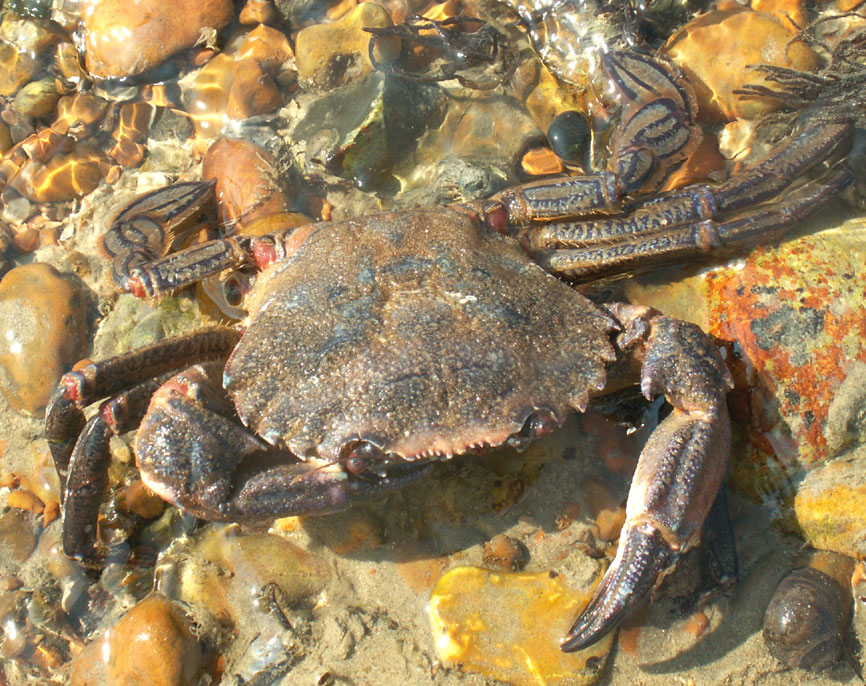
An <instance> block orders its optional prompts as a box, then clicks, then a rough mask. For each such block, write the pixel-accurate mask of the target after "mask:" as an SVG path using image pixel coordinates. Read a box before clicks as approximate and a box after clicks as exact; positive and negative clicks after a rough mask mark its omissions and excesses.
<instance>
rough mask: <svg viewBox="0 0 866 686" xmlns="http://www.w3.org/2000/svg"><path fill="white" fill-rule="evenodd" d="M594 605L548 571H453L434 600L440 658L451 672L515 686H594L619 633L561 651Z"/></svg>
mask: <svg viewBox="0 0 866 686" xmlns="http://www.w3.org/2000/svg"><path fill="white" fill-rule="evenodd" d="M588 600H589V594H588V593H581V592H578V591H574V590H572V589H571V588H569V587H568V585H567V584H566V583H565V581H564V580H563V578H562V577H561V576H557V575H554V574H550V573H546V572H543V573H523V572H518V573H497V572H491V571H489V570H486V569H479V568H477V567H457V568H455V569H451V570H449V571H448V572H447V573H446V574H444V575H443V576H442V578H441V579H439V581H438V582H437V583H436V586H435V587H434V588H433V591H432V593H431V595H430V622H431V627H432V630H433V640H434V644H435V646H436V654H437V655H438V656H439V659H441V660H442V661H443V662H445V663H446V664H448V665H459V666H460V668H461V669H463V670H464V671H467V672H478V673H481V674H483V675H484V676H486V677H488V678H492V679H497V680H500V681H505V682H507V683H509V684H515V685H516V686H522V685H526V686H529V685H530V684H535V685H537V684H544V685H547V686H554V685H562V686H566V685H567V684H591V683H593V682H594V681H595V680H596V679H597V678H598V675H599V673H600V672H601V670H602V668H603V667H604V663H605V661H606V659H607V654H608V651H609V650H610V647H611V644H612V642H613V634H610V635H608V636H606V637H605V638H603V639H602V640H601V641H599V642H598V643H597V644H595V645H593V646H590V647H589V648H587V649H586V650H582V651H578V652H576V653H564V652H562V651H561V650H560V649H559V642H560V641H561V640H562V638H563V636H565V634H566V632H567V631H568V629H569V628H570V627H571V623H572V622H573V621H574V619H575V617H576V616H577V614H578V613H579V612H580V609H581V608H582V607H583V606H584V605H586V603H587V602H588Z"/></svg>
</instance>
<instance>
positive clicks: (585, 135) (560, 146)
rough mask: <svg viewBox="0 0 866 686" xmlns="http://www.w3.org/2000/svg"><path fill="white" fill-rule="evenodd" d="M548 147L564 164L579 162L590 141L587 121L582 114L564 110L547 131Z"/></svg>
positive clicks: (590, 132) (590, 133)
mask: <svg viewBox="0 0 866 686" xmlns="http://www.w3.org/2000/svg"><path fill="white" fill-rule="evenodd" d="M547 139H548V140H549V141H550V147H551V148H552V149H553V152H555V153H556V154H557V155H558V156H559V157H560V158H561V159H563V160H565V161H566V162H579V161H580V160H581V158H582V157H583V155H584V153H585V152H586V149H587V147H588V146H589V144H590V140H591V139H592V131H591V129H590V127H589V119H587V117H586V115H585V114H583V112H577V111H575V110H566V111H565V112H561V113H560V114H559V115H557V117H556V119H554V120H553V122H552V123H551V124H550V128H549V129H548V130H547Z"/></svg>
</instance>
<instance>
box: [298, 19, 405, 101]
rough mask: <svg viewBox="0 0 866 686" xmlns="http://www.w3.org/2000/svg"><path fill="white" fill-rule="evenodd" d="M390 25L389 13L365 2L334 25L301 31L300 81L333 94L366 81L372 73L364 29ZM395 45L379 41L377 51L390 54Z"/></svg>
mask: <svg viewBox="0 0 866 686" xmlns="http://www.w3.org/2000/svg"><path fill="white" fill-rule="evenodd" d="M391 25H392V22H391V16H390V14H389V12H388V10H387V9H385V8H384V7H382V6H381V5H377V4H376V3H373V2H365V3H362V4H360V5H358V6H357V7H355V8H354V9H353V10H352V11H351V12H349V13H348V14H347V15H346V16H344V17H342V18H340V19H339V20H337V21H335V22H332V23H330V24H314V25H312V26H307V27H306V28H303V29H301V30H300V31H299V32H298V35H297V36H296V38H295V60H296V62H297V67H298V78H299V80H301V82H302V83H304V84H305V87H308V88H309V87H312V88H317V89H324V90H331V89H334V88H337V87H339V86H343V85H346V84H347V83H353V82H356V81H358V80H360V79H362V78H364V77H365V76H366V75H367V74H370V73H372V71H373V64H372V62H370V54H369V47H368V46H369V43H370V34H369V33H367V32H366V31H364V29H365V28H382V27H386V26H391ZM392 43H393V41H390V40H377V41H376V47H377V48H378V49H382V48H387V49H389V50H390V49H391V48H392ZM397 44H398V45H399V39H397ZM379 61H382V60H381V59H380V60H379Z"/></svg>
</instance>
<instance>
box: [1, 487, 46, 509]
mask: <svg viewBox="0 0 866 686" xmlns="http://www.w3.org/2000/svg"><path fill="white" fill-rule="evenodd" d="M6 504H7V505H9V507H12V508H15V509H16V510H27V511H28V512H33V513H34V514H42V512H43V511H44V510H45V505H43V504H42V501H41V500H39V498H37V497H36V496H35V495H33V494H32V493H31V492H30V491H24V490H19V491H12V493H10V494H9V499H8V500H7V501H6Z"/></svg>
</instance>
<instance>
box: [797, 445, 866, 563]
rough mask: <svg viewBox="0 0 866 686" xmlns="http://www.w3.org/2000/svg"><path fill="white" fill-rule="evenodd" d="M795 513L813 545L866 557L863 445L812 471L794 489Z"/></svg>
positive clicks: (865, 478) (865, 462)
mask: <svg viewBox="0 0 866 686" xmlns="http://www.w3.org/2000/svg"><path fill="white" fill-rule="evenodd" d="M794 514H795V515H796V518H797V525H798V526H799V527H800V528H801V529H802V531H803V533H804V535H805V538H806V539H807V540H808V541H809V542H810V543H811V544H812V545H813V546H815V547H816V548H820V549H822V550H833V551H835V552H837V553H842V554H844V555H850V556H851V557H858V558H861V559H862V558H864V557H866V447H861V448H859V449H857V450H854V451H852V452H849V453H846V454H843V455H841V456H839V457H837V458H836V459H833V460H830V461H829V462H825V463H824V464H822V465H820V466H819V467H816V468H815V469H813V470H811V471H810V472H809V473H808V474H807V475H806V477H805V479H803V482H802V483H801V484H800V486H799V488H798V489H797V495H796V497H795V498H794Z"/></svg>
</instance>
